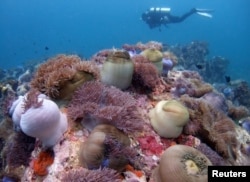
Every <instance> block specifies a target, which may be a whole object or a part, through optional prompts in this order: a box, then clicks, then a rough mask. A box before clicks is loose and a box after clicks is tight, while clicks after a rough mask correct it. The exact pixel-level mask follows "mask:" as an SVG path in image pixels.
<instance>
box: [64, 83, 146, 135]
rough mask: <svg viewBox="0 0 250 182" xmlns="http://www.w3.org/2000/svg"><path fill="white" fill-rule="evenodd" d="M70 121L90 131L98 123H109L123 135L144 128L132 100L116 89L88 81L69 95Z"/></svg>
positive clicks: (138, 131) (134, 132) (136, 132)
mask: <svg viewBox="0 0 250 182" xmlns="http://www.w3.org/2000/svg"><path fill="white" fill-rule="evenodd" d="M68 116H69V118H71V119H72V120H73V121H81V123H82V125H83V126H84V127H86V128H87V129H89V130H92V129H93V128H94V127H95V126H96V125H98V124H110V125H113V126H115V127H116V128H118V129H119V130H121V131H123V132H124V133H126V134H132V135H136V134H138V133H140V132H141V131H142V130H143V128H144V121H143V120H142V118H141V116H140V113H139V111H138V108H137V106H136V103H135V100H134V98H133V97H132V96H131V95H130V94H129V93H126V92H123V91H121V90H119V89H117V88H114V87H109V86H107V85H104V84H103V83H100V82H96V81H92V82H88V83H85V84H84V85H83V86H82V87H81V88H79V89H78V90H77V91H76V92H75V93H74V95H73V97H72V100H71V102H70V103H69V106H68Z"/></svg>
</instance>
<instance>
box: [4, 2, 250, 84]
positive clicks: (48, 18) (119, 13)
mask: <svg viewBox="0 0 250 182" xmlns="http://www.w3.org/2000/svg"><path fill="white" fill-rule="evenodd" d="M152 6H154V7H156V6H158V7H159V6H168V7H171V9H172V10H171V11H172V13H173V14H176V15H181V14H182V13H184V12H186V11H189V10H190V9H191V8H193V7H198V8H209V9H214V10H215V12H214V13H213V15H214V16H213V18H212V19H209V18H205V17H201V16H198V15H193V16H192V17H190V18H188V19H187V20H185V21H184V22H182V23H179V24H171V25H169V26H168V27H167V28H163V29H162V31H159V30H158V29H153V30H151V29H149V28H148V27H147V25H146V24H145V23H144V22H143V21H141V20H140V16H141V13H143V12H144V11H145V10H146V9H148V8H149V7H152ZM249 8H250V1H249V0H185V1H181V0H137V1H134V0H126V1H125V0H123V1H118V0H106V1H101V0H53V1H51V0H1V1H0V68H4V69H5V68H13V67H16V66H20V65H22V64H23V63H25V62H28V61H43V60H44V59H47V58H48V57H51V56H54V55H56V54H59V53H66V54H78V55H80V56H82V57H84V58H89V57H91V55H93V54H94V53H96V52H97V51H99V50H101V49H105V48H112V47H121V46H122V45H123V44H124V43H129V44H135V43H137V42H139V41H141V42H147V41H150V40H156V41H159V42H163V43H167V44H173V45H174V44H179V43H180V44H186V43H190V42H191V41H194V40H199V41H206V42H208V43H209V49H210V54H209V56H211V57H212V56H223V57H225V58H227V59H229V61H230V65H229V72H228V74H230V75H231V77H232V78H233V79H239V78H241V79H245V80H248V81H250V74H248V73H249V70H250V64H249V59H250V51H249V50H248V49H249V48H250V36H249V33H250V21H249V17H250V10H249Z"/></svg>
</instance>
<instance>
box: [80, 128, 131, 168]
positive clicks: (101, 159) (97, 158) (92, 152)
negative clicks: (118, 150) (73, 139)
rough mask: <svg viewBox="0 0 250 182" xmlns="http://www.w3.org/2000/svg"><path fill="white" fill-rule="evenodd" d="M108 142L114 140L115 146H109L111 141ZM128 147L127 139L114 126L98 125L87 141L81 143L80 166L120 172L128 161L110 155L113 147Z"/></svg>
mask: <svg viewBox="0 0 250 182" xmlns="http://www.w3.org/2000/svg"><path fill="white" fill-rule="evenodd" d="M108 140H115V141H116V142H117V144H115V145H110V144H109V143H110V142H111V141H109V142H107V141H108ZM112 143H113V142H112ZM113 144H114V143H113ZM129 145H130V141H129V138H128V137H127V136H126V135H124V134H123V133H122V132H121V131H119V130H118V129H116V128H115V127H114V126H111V125H98V126H96V127H95V128H94V129H93V131H92V132H91V134H90V136H89V137H88V140H87V141H86V142H84V143H83V146H82V149H81V153H80V158H81V162H82V165H83V166H84V167H87V168H89V169H98V168H99V167H108V168H112V169H116V170H119V171H122V170H123V169H124V168H125V166H126V165H127V164H128V160H127V159H126V158H125V156H124V155H120V156H115V155H110V154H111V153H112V151H113V150H114V149H113V148H114V147H115V146H116V147H119V146H121V147H122V148H125V147H127V146H129Z"/></svg>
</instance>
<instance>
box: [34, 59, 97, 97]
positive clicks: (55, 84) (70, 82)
mask: <svg viewBox="0 0 250 182" xmlns="http://www.w3.org/2000/svg"><path fill="white" fill-rule="evenodd" d="M98 71H99V70H98V68H97V67H96V66H95V65H94V64H93V63H92V62H88V61H81V59H80V58H79V57H78V56H75V55H70V56H66V55H58V56H56V57H54V58H51V59H49V60H48V61H47V62H46V63H44V64H42V65H40V67H39V68H38V70H37V72H36V74H35V77H34V79H33V80H32V82H31V86H32V88H36V89H38V90H39V91H40V92H42V93H45V94H46V95H48V96H50V97H51V98H53V99H64V100H68V99H70V98H71V95H72V93H73V92H74V91H75V90H76V88H78V87H79V86H81V85H82V84H83V83H85V82H86V81H89V80H94V79H98V78H99V72H98Z"/></svg>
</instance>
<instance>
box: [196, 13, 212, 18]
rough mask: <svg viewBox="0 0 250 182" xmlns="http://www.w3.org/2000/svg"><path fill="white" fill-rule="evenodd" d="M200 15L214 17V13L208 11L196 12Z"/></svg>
mask: <svg viewBox="0 0 250 182" xmlns="http://www.w3.org/2000/svg"><path fill="white" fill-rule="evenodd" d="M196 13H197V14H198V15H201V16H205V17H208V18H213V15H211V14H209V13H206V12H196Z"/></svg>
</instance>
